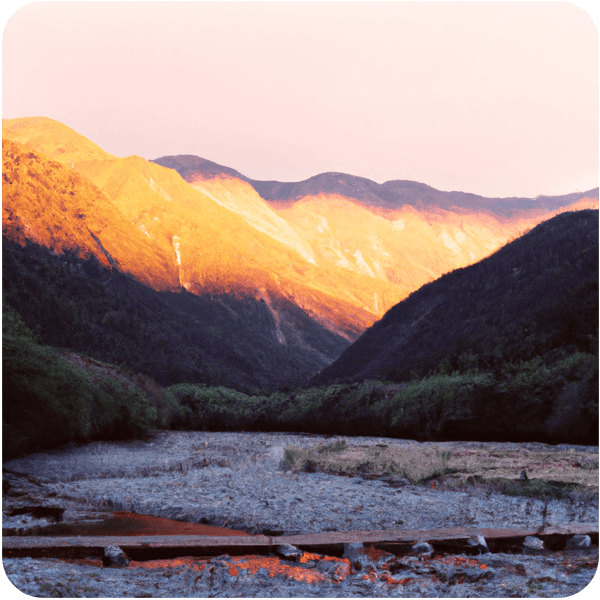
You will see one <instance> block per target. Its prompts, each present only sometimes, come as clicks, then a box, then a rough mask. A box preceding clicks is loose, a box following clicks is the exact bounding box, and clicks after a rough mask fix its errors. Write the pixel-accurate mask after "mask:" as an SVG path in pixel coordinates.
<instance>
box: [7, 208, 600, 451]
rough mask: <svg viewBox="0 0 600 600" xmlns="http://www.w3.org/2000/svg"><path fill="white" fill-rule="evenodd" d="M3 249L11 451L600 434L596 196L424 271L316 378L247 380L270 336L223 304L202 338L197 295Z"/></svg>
mask: <svg viewBox="0 0 600 600" xmlns="http://www.w3.org/2000/svg"><path fill="white" fill-rule="evenodd" d="M3 247H4V254H3V280H4V290H3V397H4V402H3V434H4V435H3V452H4V457H5V459H7V458H11V457H13V456H17V455H21V454H26V453H28V452H32V451H36V450H41V449H44V448H49V447H53V446H57V445H60V444H64V443H66V442H68V441H87V440H91V439H120V438H124V437H135V436H145V435H148V434H149V433H150V432H151V431H153V429H155V428H160V427H170V428H180V429H200V430H201V429H211V430H246V431H256V430H267V431H269V430H279V431H303V432H314V433H324V434H340V435H375V436H392V437H403V438H412V439H419V440H425V439H428V440H441V439H473V440H498V441H540V442H548V443H581V444H597V443H598V212H597V211H582V212H578V213H565V214H563V215H559V216H557V217H555V218H554V219H551V220H550V221H547V222H545V223H542V224H541V225H539V226H538V227H536V228H535V229H533V230H532V231H531V232H529V233H528V234H527V235H525V236H523V237H522V238H519V239H517V240H515V241H514V242H512V243H511V244H509V245H508V246H506V247H504V248H502V249H501V250H500V251H498V252H497V253H496V254H494V255H493V256H492V257H490V258H488V259H486V260H484V261H482V262H481V263H478V264H477V265H473V266H471V267H467V268H465V269H460V270H458V271H455V272H453V273H450V274H448V275H446V276H444V277H442V278H441V279H439V280H437V281H435V282H433V283H431V284H428V285H427V286H425V287H423V288H421V289H420V290H418V291H417V292H415V293H414V294H412V295H411V296H410V297H409V298H408V299H407V300H405V301H404V302H402V303H400V304H398V305H396V306H395V307H394V308H393V309H392V310H390V311H389V312H388V313H387V314H386V316H385V317H384V318H383V319H382V320H381V321H380V322H378V323H376V324H375V325H374V326H373V327H372V328H371V329H370V330H368V331H367V332H366V333H365V334H364V335H363V336H362V337H361V338H360V339H359V340H358V341H357V342H356V343H355V344H353V345H352V346H351V347H350V348H349V349H348V350H347V351H346V352H345V353H344V354H343V355H342V356H341V357H340V359H339V360H338V361H337V362H336V363H335V364H334V365H332V366H331V367H330V368H329V369H326V370H325V371H324V372H323V373H322V374H320V375H319V376H318V377H317V378H315V379H314V380H313V381H312V382H311V383H310V384H305V385H304V386H303V387H302V386H288V387H280V389H278V390H276V391H273V390H272V389H268V388H265V389H262V390H261V389H257V388H256V386H255V387H254V388H253V387H252V385H250V384H249V382H250V381H251V380H249V379H247V378H246V379H244V377H245V376H246V375H244V373H247V372H251V370H250V371H246V370H245V369H244V368H242V366H243V365H244V360H247V361H250V362H251V361H252V360H257V359H256V356H257V355H258V356H260V351H259V350H260V349H257V348H255V347H253V346H252V342H251V340H249V339H248V340H244V339H243V338H240V339H239V340H238V339H237V338H235V337H232V336H235V333H233V332H232V330H231V328H230V329H228V330H227V329H219V327H220V326H221V324H222V323H225V322H226V321H227V309H225V308H224V311H225V313H224V315H223V316H222V318H221V319H222V320H221V321H218V320H216V321H215V325H214V331H213V337H211V338H207V337H206V335H205V332H204V330H203V329H202V328H203V327H205V325H202V324H201V321H200V319H198V320H197V321H196V322H194V320H193V319H191V318H190V315H193V312H194V310H195V311H201V310H203V307H204V305H203V304H202V301H201V299H198V300H196V299H195V297H191V295H189V294H187V295H186V294H173V295H172V296H173V297H175V296H177V302H167V301H166V300H165V299H164V298H165V296H164V295H161V294H158V293H157V292H153V291H152V290H148V288H145V287H144V286H141V284H137V283H136V282H134V281H132V280H130V279H128V278H126V277H125V276H123V275H121V274H119V273H116V272H108V271H105V270H104V269H103V268H102V267H101V266H100V265H99V264H98V263H97V262H95V261H94V260H91V261H81V260H79V259H76V258H75V257H72V256H60V257H57V256H55V255H52V254H51V253H50V252H48V251H46V250H44V249H43V248H39V247H36V246H34V245H28V246H26V247H25V248H22V247H20V246H18V245H17V244H13V243H10V242H7V241H4V246H3ZM187 296H190V297H189V298H188V297H187ZM190 307H192V308H190ZM254 325H255V326H256V327H257V328H259V327H260V325H261V324H260V321H258V320H257V321H255V323H254ZM230 327H231V326H230ZM232 339H235V342H236V343H235V344H232V343H231V341H232ZM198 340H201V341H200V342H198ZM207 340H209V342H210V343H209V345H206V346H204V345H203V343H205V342H206V341H207ZM234 346H236V350H235V352H236V353H237V354H236V356H237V357H239V361H240V362H239V363H238V364H237V367H236V362H235V361H231V360H229V362H228V361H227V360H228V357H230V356H231V355H230V354H228V353H230V352H232V350H231V348H232V347H234ZM74 351H76V352H74ZM103 361H104V362H103ZM109 363H113V364H114V365H117V366H112V365H111V364H109ZM232 365H233V366H232ZM240 365H241V366H240ZM207 374H209V377H207ZM236 381H237V385H235V382H236ZM240 382H246V383H244V385H240ZM233 387H237V389H232V388H233ZM290 387H294V388H295V389H290Z"/></svg>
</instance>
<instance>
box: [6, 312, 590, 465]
mask: <svg viewBox="0 0 600 600" xmlns="http://www.w3.org/2000/svg"><path fill="white" fill-rule="evenodd" d="M2 327H3V384H2V385H3V457H4V460H7V459H10V458H13V457H16V456H20V455H23V454H28V453H31V452H36V451H41V450H45V449H49V448H54V447H58V446H60V445H62V444H65V443H68V442H71V441H75V442H87V441H91V440H100V439H102V440H118V439H128V438H135V437H145V436H147V435H149V434H151V433H152V432H153V431H154V430H156V429H158V428H173V429H184V430H213V431H228V430H229V431H295V432H307V433H318V434H329V435H349V436H354V435H370V436H388V437H399V438H409V439H417V440H461V439H463V440H481V441H488V440H495V441H539V442H547V443H577V444H592V445H597V444H598V359H597V356H596V355H594V354H592V353H587V352H575V353H571V354H567V353H562V354H561V353H559V354H556V356H555V360H554V361H553V362H551V363H549V362H547V361H543V360H541V358H539V357H536V358H533V359H531V360H529V361H521V362H519V363H506V364H505V365H504V367H503V368H502V369H500V370H498V371H497V372H495V373H492V372H486V371H480V370H477V369H468V368H465V369H463V370H462V371H460V370H455V371H449V370H446V371H444V368H446V369H447V365H446V366H445V367H443V368H441V369H440V372H438V373H436V374H433V375H430V376H427V377H425V378H416V379H413V380H411V381H408V382H406V383H403V384H394V383H389V382H388V383H386V382H381V381H366V382H362V383H351V384H343V385H342V384H338V385H330V386H326V387H315V388H310V389H297V390H293V391H286V392H277V393H273V394H269V395H248V394H244V393H242V392H239V391H236V390H232V389H230V388H226V387H211V386H207V385H205V384H177V385H174V386H170V387H168V388H162V387H161V386H159V385H158V384H156V383H155V382H154V381H152V380H151V379H150V378H148V377H146V376H142V375H138V374H134V373H131V372H128V371H126V370H123V369H120V368H117V367H112V366H111V365H106V364H103V363H99V362H98V361H94V360H91V359H86V358H85V357H82V356H80V355H76V354H74V353H72V352H66V351H59V350H57V349H54V348H50V347H46V346H42V345H41V344H39V343H38V342H37V341H36V339H35V336H34V334H33V333H32V332H31V331H30V330H29V329H28V328H27V326H26V325H25V324H24V323H23V321H22V320H21V319H20V317H19V315H18V314H17V313H16V312H15V311H14V310H12V309H11V308H10V307H9V306H8V305H6V303H4V305H3V324H2ZM463 362H464V364H465V365H467V364H468V362H469V361H468V357H465V358H464V360H463Z"/></svg>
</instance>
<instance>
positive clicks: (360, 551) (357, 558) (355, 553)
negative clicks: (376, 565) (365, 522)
mask: <svg viewBox="0 0 600 600" xmlns="http://www.w3.org/2000/svg"><path fill="white" fill-rule="evenodd" d="M342 558H347V559H348V560H349V561H350V564H351V565H352V568H353V569H354V570H355V571H361V570H362V569H364V568H365V567H367V566H369V564H370V563H371V560H370V559H369V557H368V556H367V555H366V554H365V547H364V546H363V544H361V543H360V542H353V543H351V544H344V554H343V555H342Z"/></svg>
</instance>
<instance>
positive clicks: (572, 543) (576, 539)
mask: <svg viewBox="0 0 600 600" xmlns="http://www.w3.org/2000/svg"><path fill="white" fill-rule="evenodd" d="M591 544H592V539H591V538H590V536H589V535H574V536H573V537H572V538H570V539H569V540H568V541H567V546H566V547H567V549H568V550H582V549H585V548H589V547H590V546H591Z"/></svg>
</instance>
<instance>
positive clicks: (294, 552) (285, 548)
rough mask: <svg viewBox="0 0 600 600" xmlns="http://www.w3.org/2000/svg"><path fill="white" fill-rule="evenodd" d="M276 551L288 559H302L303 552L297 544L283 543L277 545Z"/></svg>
mask: <svg viewBox="0 0 600 600" xmlns="http://www.w3.org/2000/svg"><path fill="white" fill-rule="evenodd" d="M275 552H276V553H277V554H279V556H282V557H283V558H285V559H286V560H300V558H301V557H302V554H303V552H302V550H300V549H298V548H296V546H292V545H291V544H281V545H280V546H275Z"/></svg>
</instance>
